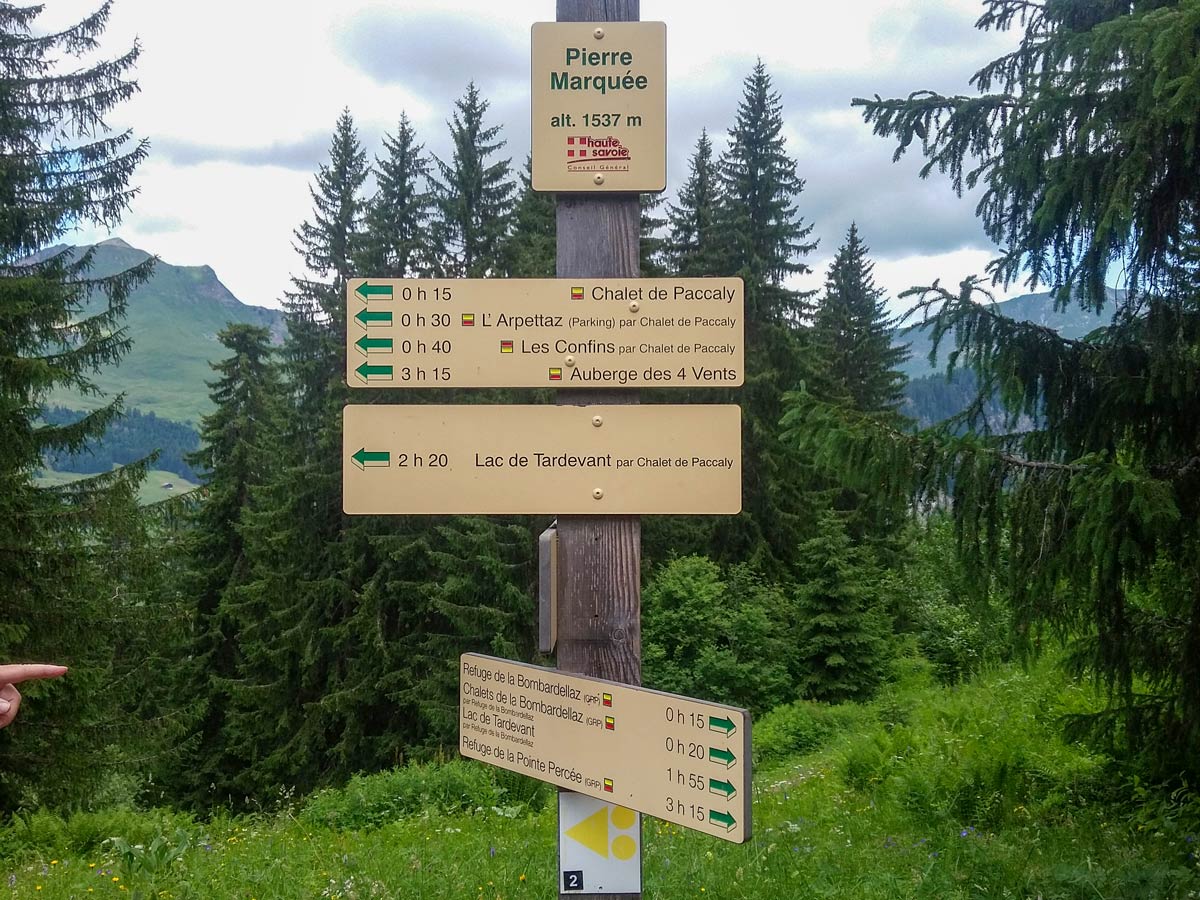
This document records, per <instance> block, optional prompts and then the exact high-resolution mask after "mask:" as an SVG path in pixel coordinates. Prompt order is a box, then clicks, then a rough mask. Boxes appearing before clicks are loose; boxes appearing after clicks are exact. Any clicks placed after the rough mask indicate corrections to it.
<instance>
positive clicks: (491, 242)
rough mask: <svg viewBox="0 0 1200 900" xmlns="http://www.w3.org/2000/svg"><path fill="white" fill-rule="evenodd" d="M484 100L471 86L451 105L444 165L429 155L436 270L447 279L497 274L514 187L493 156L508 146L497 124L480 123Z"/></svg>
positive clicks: (506, 165)
mask: <svg viewBox="0 0 1200 900" xmlns="http://www.w3.org/2000/svg"><path fill="white" fill-rule="evenodd" d="M487 109H488V102H487V101H486V100H484V99H483V98H482V97H481V96H480V95H479V89H478V88H477V87H475V83H474V82H471V83H470V84H468V85H467V92H466V93H465V94H464V95H463V96H462V98H461V99H459V100H457V101H455V104H454V113H453V114H452V116H451V119H450V122H449V123H447V124H448V125H449V128H450V139H451V141H452V142H453V145H454V150H453V153H452V154H451V157H450V160H449V162H446V161H443V160H441V159H439V158H437V157H434V161H435V163H436V171H435V172H434V173H433V175H432V177H431V180H430V185H431V187H432V190H433V195H434V198H435V199H436V201H437V208H436V213H435V215H434V219H433V225H432V237H433V243H434V252H435V254H436V255H437V259H436V268H437V272H438V274H439V275H441V276H443V277H447V278H484V277H486V276H488V275H492V274H495V273H497V272H500V271H502V270H503V269H502V266H503V249H504V241H505V238H506V237H507V236H508V232H509V226H510V218H511V215H512V208H513V204H514V202H515V197H514V194H515V192H516V185H515V184H514V183H513V181H512V172H511V167H510V165H509V160H507V159H497V160H493V159H492V157H493V156H494V155H495V154H496V153H497V152H499V151H500V150H501V149H502V148H503V147H504V145H505V143H507V142H506V141H503V140H501V139H500V126H499V125H490V126H487V125H484V115H485V114H486V113H487Z"/></svg>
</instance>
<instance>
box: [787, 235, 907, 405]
mask: <svg viewBox="0 0 1200 900" xmlns="http://www.w3.org/2000/svg"><path fill="white" fill-rule="evenodd" d="M868 252H869V251H868V249H867V247H866V246H865V245H864V244H863V242H862V240H861V239H860V238H859V236H858V226H857V225H855V224H851V226H850V230H849V232H847V234H846V242H845V243H844V244H842V246H841V247H839V248H838V251H837V255H836V256H834V258H833V262H832V263H831V264H830V266H829V274H828V276H827V277H826V279H825V293H824V294H822V295H821V297H820V299H819V300H818V302H817V307H816V312H815V313H814V315H813V327H812V333H811V341H812V353H813V368H814V375H813V380H814V386H813V390H814V391H816V392H818V393H819V394H821V395H822V396H823V397H824V399H826V400H830V401H832V402H835V403H841V404H842V405H845V406H849V407H851V408H852V409H856V410H859V411H860V412H869V413H875V412H888V411H894V410H895V409H896V408H897V407H898V406H899V405H900V403H901V402H902V401H903V399H904V384H905V380H906V379H905V377H904V374H903V373H902V372H900V371H898V370H897V368H896V367H897V366H899V365H901V364H902V363H903V362H904V360H905V359H907V358H908V352H907V350H906V348H904V347H894V346H892V331H893V329H894V325H895V323H894V322H893V320H892V318H891V317H890V316H889V315H888V313H887V301H886V300H885V299H884V294H883V291H882V290H881V289H880V288H878V287H877V286H876V285H875V279H874V277H873V275H872V270H873V269H874V263H872V262H871V261H870V259H868V257H867V253H868Z"/></svg>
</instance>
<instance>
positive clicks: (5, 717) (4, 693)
mask: <svg viewBox="0 0 1200 900" xmlns="http://www.w3.org/2000/svg"><path fill="white" fill-rule="evenodd" d="M20 708H21V692H20V691H18V690H17V689H16V688H15V687H13V686H12V685H11V684H5V685H0V728H3V727H5V726H6V725H8V724H9V723H10V722H12V720H13V719H15V718H16V717H17V711H18V710H19V709H20Z"/></svg>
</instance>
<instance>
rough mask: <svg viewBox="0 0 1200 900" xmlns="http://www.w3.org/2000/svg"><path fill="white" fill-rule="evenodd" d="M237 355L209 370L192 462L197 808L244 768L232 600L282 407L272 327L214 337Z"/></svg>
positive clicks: (186, 780) (190, 765)
mask: <svg viewBox="0 0 1200 900" xmlns="http://www.w3.org/2000/svg"><path fill="white" fill-rule="evenodd" d="M218 340H220V342H221V344H222V346H224V347H225V348H226V349H227V350H229V351H230V352H231V353H232V355H231V356H229V357H227V358H226V359H223V360H221V361H220V362H218V363H214V364H213V365H212V368H213V370H214V371H215V372H216V373H217V375H218V378H217V380H216V381H213V382H210V384H209V387H210V389H211V391H210V394H209V396H210V397H211V398H212V401H213V404H214V406H215V411H214V412H213V413H212V414H211V415H208V416H206V417H205V418H204V421H203V422H202V424H201V431H200V439H201V447H200V449H199V450H197V451H196V452H195V453H193V454H191V455H189V457H188V462H189V463H190V464H191V465H192V466H194V467H196V469H197V470H199V471H202V472H204V473H205V476H204V487H205V489H206V494H205V497H204V500H203V502H202V503H200V504H199V505H198V506H197V507H196V508H195V511H194V512H193V513H192V516H191V519H192V527H191V529H190V530H189V531H188V532H187V534H186V536H185V548H184V549H185V554H186V567H187V577H186V584H185V594H186V596H187V597H188V598H189V600H190V601H191V602H192V604H193V611H192V616H191V621H192V638H191V647H190V648H189V654H188V663H187V675H186V679H185V681H184V684H185V694H186V696H185V697H184V698H182V699H184V700H188V701H194V702H198V703H200V704H201V705H202V707H203V713H202V718H201V720H200V721H199V723H198V728H197V735H196V740H195V743H194V746H193V747H191V748H190V752H189V756H188V759H187V761H186V765H185V767H184V769H183V770H182V772H181V773H180V774H181V776H182V777H181V779H180V781H181V782H182V783H181V785H180V787H181V788H182V790H183V791H184V792H185V793H186V794H187V795H188V796H189V798H190V799H191V800H192V801H193V802H196V803H201V804H202V803H203V802H204V801H205V800H207V799H211V798H214V797H215V798H223V797H226V796H228V793H229V791H230V789H231V786H232V781H233V776H234V775H235V774H236V771H237V766H238V763H237V761H236V760H235V759H231V757H230V754H229V750H228V735H227V734H226V721H225V717H226V710H227V709H228V707H229V695H230V684H231V682H233V681H235V680H236V679H237V677H238V674H239V668H240V662H241V653H240V648H239V644H240V641H239V632H240V629H241V627H242V626H243V624H245V623H242V622H240V621H239V619H238V617H237V616H236V615H235V610H236V606H237V604H236V602H232V601H231V599H230V598H231V597H232V596H233V595H234V592H235V591H236V590H237V589H238V588H239V587H242V586H244V585H246V584H247V583H249V581H250V580H251V574H252V573H251V559H250V556H249V553H248V550H247V547H246V541H245V539H244V538H243V535H242V517H243V512H244V511H245V510H247V509H249V507H250V504H251V501H252V497H253V496H254V494H255V492H256V491H257V490H258V488H259V487H260V486H261V485H262V484H264V482H265V481H266V477H267V473H268V470H269V467H270V465H271V460H273V459H274V458H275V448H274V447H272V446H271V443H270V441H269V437H270V435H271V429H272V426H273V423H274V422H275V419H276V417H277V416H278V413H279V410H278V404H279V402H280V399H281V386H280V383H279V379H278V376H277V373H276V370H275V367H274V366H273V364H272V361H271V346H270V344H271V335H270V332H269V331H268V329H266V328H259V327H255V326H253V325H245V324H234V325H230V326H228V327H227V328H226V329H225V330H223V331H222V332H221V333H220V334H219V335H218Z"/></svg>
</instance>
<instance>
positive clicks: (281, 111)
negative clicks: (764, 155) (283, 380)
mask: <svg viewBox="0 0 1200 900" xmlns="http://www.w3.org/2000/svg"><path fill="white" fill-rule="evenodd" d="M98 2H99V0H54V2H53V3H50V4H48V9H47V12H46V14H45V15H44V16H43V17H42V19H41V21H40V24H41V25H42V26H43V27H50V26H53V25H55V24H62V23H66V22H67V21H69V20H71V19H72V18H75V19H77V18H79V17H80V16H81V15H82V14H84V13H85V12H87V11H89V10H91V9H92V8H93V7H94V6H95V5H96V4H97V3H98ZM980 8H981V5H980V2H979V0H838V2H836V3H811V2H802V3H783V2H779V0H739V2H736V3H731V4H721V5H720V6H719V7H718V6H717V5H716V4H712V5H711V6H710V5H709V4H706V3H702V2H696V0H657V2H656V0H643V2H642V7H641V16H642V19H644V20H660V21H664V22H666V23H667V65H668V93H667V105H668V127H667V140H668V163H667V179H668V186H667V191H668V196H670V195H673V193H674V192H675V191H676V190H677V189H678V187H679V185H680V184H681V183H682V181H683V179H684V178H685V177H686V174H687V158H688V155H689V154H690V152H691V150H692V148H693V146H694V144H695V142H696V138H697V137H698V136H699V134H700V130H701V128H708V130H709V132H710V134H711V135H712V136H713V138H714V141H715V143H716V146H717V150H718V151H719V150H720V149H721V148H722V147H723V146H724V142H725V133H726V130H727V129H728V128H729V126H730V125H731V124H732V122H733V117H734V111H735V109H736V105H737V101H738V98H739V96H740V94H741V83H742V79H743V78H744V77H745V76H746V74H747V73H748V72H749V71H750V69H751V67H752V66H753V65H754V62H755V59H756V58H758V57H761V58H762V60H763V61H764V62H765V63H766V65H767V68H768V71H769V72H770V74H771V76H772V78H773V79H774V83H775V86H776V88H777V89H778V91H779V93H780V94H781V95H782V99H783V108H784V115H785V119H786V132H787V147H788V150H789V152H790V153H791V154H792V155H793V156H794V157H795V158H796V159H797V160H798V162H799V172H800V174H801V176H802V177H803V178H804V179H805V180H806V182H807V186H806V188H805V191H804V193H803V194H802V195H801V197H800V200H799V207H800V209H801V212H802V214H803V216H804V218H805V220H806V222H808V223H811V224H813V225H814V226H815V227H814V231H813V235H814V236H817V237H819V238H820V246H819V248H818V250H817V251H816V252H815V253H814V254H812V255H811V256H810V257H809V259H808V260H807V262H808V263H809V264H810V265H811V266H812V267H813V269H814V273H813V274H812V275H811V276H808V277H807V278H806V279H804V280H803V283H802V286H804V287H818V286H820V284H822V283H823V279H824V272H825V268H826V266H827V265H828V261H829V258H830V257H831V256H832V254H833V253H834V252H835V251H836V249H837V246H838V244H839V243H840V242H841V240H842V239H843V237H844V235H845V232H846V229H847V228H848V227H849V225H850V223H851V221H857V223H858V226H859V230H860V232H861V234H862V235H863V237H864V239H865V240H866V242H867V244H868V245H869V246H870V247H871V249H872V256H873V258H874V259H875V262H876V279H877V281H878V282H879V283H880V285H881V286H883V287H884V288H885V289H886V290H887V291H888V292H889V294H890V295H891V296H892V297H894V296H895V295H896V294H898V293H899V292H900V291H902V290H904V289H905V288H907V287H909V286H911V285H914V284H925V283H928V282H930V281H932V280H933V279H934V278H941V279H942V280H943V282H947V283H951V284H955V283H957V282H958V281H959V280H960V279H961V278H963V277H964V276H966V275H968V274H971V273H980V274H982V272H983V267H984V264H985V263H986V262H987V260H988V259H990V258H991V257H992V255H994V248H993V247H991V245H990V244H989V242H988V241H987V239H986V238H985V237H984V235H983V232H982V229H981V228H980V227H979V224H978V222H977V221H976V219H975V215H974V207H975V202H974V200H973V199H972V198H969V197H968V198H963V199H961V200H960V199H958V198H957V197H955V195H954V193H953V191H952V190H951V189H950V187H949V185H948V184H947V182H946V181H945V180H944V179H942V178H939V177H937V176H932V177H931V178H930V179H928V180H927V181H921V180H920V179H919V178H918V177H917V174H916V173H917V169H918V167H919V159H918V158H916V157H912V156H910V157H906V158H905V159H903V160H902V161H901V162H900V163H898V164H893V163H892V159H891V157H892V151H893V149H894V148H893V145H892V144H891V143H890V142H888V141H884V140H882V139H880V138H877V137H874V136H873V135H872V134H871V130H870V127H869V126H867V125H865V124H864V123H863V121H862V118H861V115H860V114H858V113H857V112H856V111H855V110H853V109H851V107H850V100H851V98H852V97H855V96H871V95H873V94H875V93H879V94H881V95H883V96H904V95H907V94H908V93H909V92H910V91H913V90H918V89H922V88H930V89H935V90H941V91H945V92H955V93H964V92H967V90H968V85H967V81H968V78H969V77H970V75H971V74H972V73H973V72H974V71H975V70H976V69H978V68H979V67H980V66H981V65H982V64H983V63H985V62H986V61H988V60H990V59H992V58H994V57H995V56H996V55H997V54H998V53H999V52H1002V51H1003V50H1004V49H1005V48H1006V47H1007V46H1008V45H1009V44H1010V43H1011V41H1012V40H1013V38H1012V36H1010V35H994V34H989V33H984V32H979V31H976V30H975V29H974V28H973V27H972V26H973V23H974V21H975V19H976V18H977V17H978V15H979V12H980ZM710 9H711V12H710V11H709V10H710ZM553 18H554V3H553V2H552V0H537V2H527V0H510V2H504V3H497V2H495V0H455V2H453V3H449V2H441V3H439V2H430V0H388V2H384V0H337V2H330V0H319V2H306V0H206V2H204V3H183V2H181V0H116V6H115V9H114V12H113V16H112V19H111V22H110V26H109V29H108V32H107V34H106V36H105V46H106V49H107V51H108V55H110V56H111V55H116V54H117V53H118V52H120V51H121V50H123V49H124V48H125V47H126V46H128V44H130V43H131V42H132V41H133V40H134V38H135V37H136V38H137V39H139V40H140V41H141V44H142V47H143V53H142V57H141V61H140V63H139V65H138V68H137V73H136V77H137V80H138V81H139V83H140V86H141V92H140V94H138V96H137V97H136V98H135V99H134V100H132V101H130V102H128V103H126V104H125V105H124V106H123V107H122V108H121V109H120V110H118V111H117V112H116V113H115V114H114V115H113V116H112V118H111V122H110V124H112V125H113V126H115V127H124V126H126V125H129V126H132V127H133V128H134V129H135V131H136V132H137V134H138V135H139V136H145V137H148V138H149V139H150V142H151V153H150V158H149V160H148V161H147V162H146V163H145V164H144V165H143V166H142V167H141V169H140V170H139V171H138V173H137V175H136V182H137V184H138V185H139V186H140V189H141V193H140V194H139V196H138V198H137V199H136V201H135V202H134V205H133V208H132V209H131V210H130V212H129V214H128V215H126V217H125V220H124V222H123V223H122V224H121V226H120V228H119V229H118V230H117V232H116V233H117V234H118V235H119V236H121V237H122V238H124V239H125V240H127V241H129V242H130V243H131V244H133V245H135V246H137V247H141V248H142V249H144V250H147V251H149V252H151V253H156V254H158V255H159V256H161V257H162V259H163V260H164V261H166V262H168V263H172V264H180V265H199V264H208V265H211V266H212V267H213V268H214V269H215V270H216V272H217V275H218V276H219V277H220V278H221V280H222V281H223V282H224V283H225V284H226V285H227V286H228V287H229V288H230V290H232V291H233V293H234V294H235V295H236V296H237V297H239V298H240V299H241V300H243V301H244V302H247V303H254V304H258V305H262V306H279V305H280V298H281V297H282V295H283V292H284V290H285V289H286V288H287V287H288V284H289V277H290V276H291V275H294V274H299V273H300V271H301V263H300V261H299V258H298V256H297V255H296V253H295V251H294V250H293V247H292V232H293V230H294V229H295V228H296V226H297V225H298V224H299V223H300V222H302V221H303V220H305V219H306V218H307V217H308V216H309V215H310V212H311V199H310V196H309V192H308V186H309V184H310V183H311V181H312V178H313V174H314V173H315V171H316V169H317V167H318V165H320V164H321V163H322V162H323V161H325V160H326V158H327V151H328V145H329V138H330V135H331V133H332V130H333V125H334V122H335V121H336V119H337V117H338V114H339V113H340V111H341V110H342V108H343V107H347V106H348V107H349V108H350V110H351V112H352V113H353V115H354V118H355V121H356V123H357V125H358V128H359V132H360V137H361V140H362V142H363V144H364V146H365V148H366V149H367V151H368V153H369V154H372V155H373V154H375V153H381V152H382V149H381V145H380V139H381V137H382V135H383V134H385V133H390V132H392V131H393V130H394V129H395V126H396V122H397V120H398V119H399V117H400V114H401V113H402V112H405V113H407V114H408V116H409V118H410V119H412V120H413V122H414V125H415V127H416V129H417V132H418V136H419V139H420V140H421V141H422V142H423V143H424V144H425V145H426V147H427V148H428V149H429V150H430V151H432V152H433V153H435V154H438V155H444V154H447V152H448V138H447V129H446V120H447V119H448V118H449V115H450V110H451V107H452V104H453V101H454V100H455V99H456V98H457V97H459V96H461V95H462V93H463V89H464V88H465V86H466V84H467V82H468V81H471V80H474V81H475V82H476V83H477V84H478V85H479V87H480V89H481V91H482V93H483V95H484V96H485V97H486V98H487V99H488V100H489V101H490V103H491V109H490V121H491V122H494V123H498V124H501V125H503V127H504V131H503V134H504V137H505V138H506V139H507V141H508V146H507V147H506V149H505V152H506V154H508V155H511V157H512V160H513V165H514V167H519V166H520V164H521V163H522V162H523V160H524V158H525V155H526V153H527V151H528V146H529V90H530V88H529V27H530V25H531V24H532V23H533V22H535V21H548V20H553ZM106 236H107V235H106V234H101V233H97V232H95V231H90V230H89V231H86V232H82V233H80V234H79V235H76V236H75V237H74V238H73V240H74V241H76V242H80V243H82V242H91V241H94V240H98V239H101V238H103V237H106ZM364 274H366V273H364ZM1013 293H1019V291H1013Z"/></svg>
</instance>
